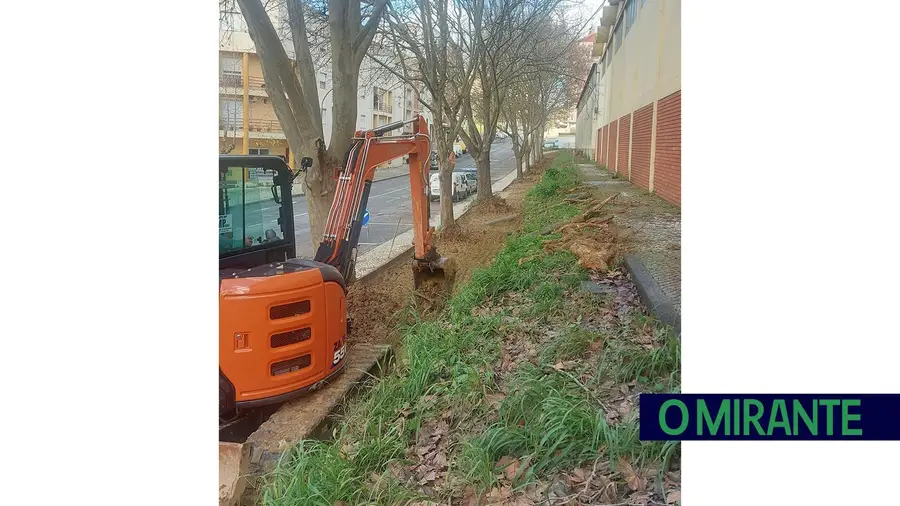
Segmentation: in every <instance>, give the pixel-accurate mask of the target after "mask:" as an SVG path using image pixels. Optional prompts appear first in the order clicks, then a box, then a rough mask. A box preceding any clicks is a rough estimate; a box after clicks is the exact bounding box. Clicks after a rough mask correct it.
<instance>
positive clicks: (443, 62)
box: [372, 0, 484, 232]
mask: <svg viewBox="0 0 900 506" xmlns="http://www.w3.org/2000/svg"><path fill="white" fill-rule="evenodd" d="M483 11H484V0H447V1H442V2H429V1H426V0H415V1H402V0H397V1H394V2H392V3H391V6H390V8H389V9H388V14H387V16H386V19H387V21H388V24H389V26H390V31H389V32H388V33H387V34H386V37H387V40H389V41H390V44H391V45H392V48H393V52H392V53H391V54H389V55H388V54H381V55H373V56H372V58H373V59H374V60H375V61H376V62H377V63H379V64H380V65H381V66H382V67H383V68H385V69H388V70H389V71H390V72H391V73H393V74H394V75H395V76H397V77H398V78H399V79H401V80H403V81H404V82H406V83H409V84H410V85H412V86H413V87H415V88H416V89H422V91H423V92H424V93H422V94H421V95H420V97H419V101H420V102H421V103H422V105H423V106H424V107H425V108H426V109H428V110H429V111H430V112H431V114H432V116H433V118H434V122H433V126H432V129H431V140H432V145H433V146H434V148H435V151H436V153H437V159H438V167H439V174H440V177H439V179H440V194H441V195H442V198H441V227H442V228H443V229H444V231H445V232H447V231H450V230H452V229H454V228H455V227H457V225H456V223H455V221H454V217H453V202H452V200H451V199H450V198H449V196H450V195H451V194H452V191H451V187H452V182H451V181H452V169H451V167H450V152H451V150H452V149H453V141H454V140H455V139H456V137H457V136H458V135H459V132H460V128H461V126H462V122H461V110H462V107H463V103H464V101H465V99H466V97H467V96H468V94H469V91H470V90H471V89H472V83H473V82H474V80H475V76H476V70H477V66H478V62H479V58H480V57H481V55H480V53H479V50H478V46H477V44H476V41H477V33H478V32H479V31H480V30H481V20H482V13H483ZM423 88H424V89H423Z"/></svg>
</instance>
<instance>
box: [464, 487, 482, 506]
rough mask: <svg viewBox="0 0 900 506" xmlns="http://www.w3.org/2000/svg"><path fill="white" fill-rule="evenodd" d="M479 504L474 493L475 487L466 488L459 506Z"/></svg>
mask: <svg viewBox="0 0 900 506" xmlns="http://www.w3.org/2000/svg"><path fill="white" fill-rule="evenodd" d="M480 502H481V501H480V497H479V496H478V494H477V493H476V492H475V487H473V486H472V485H469V486H467V487H466V489H465V490H464V491H463V498H462V503H461V504H464V505H465V506H478V503H480Z"/></svg>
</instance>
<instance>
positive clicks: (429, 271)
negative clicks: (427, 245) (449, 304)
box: [413, 250, 456, 303]
mask: <svg viewBox="0 0 900 506" xmlns="http://www.w3.org/2000/svg"><path fill="white" fill-rule="evenodd" d="M432 251H434V250H432ZM434 256H437V255H434ZM455 279H456V263H455V262H454V261H453V259H451V258H445V257H437V258H426V259H424V260H418V259H417V260H415V261H414V262H413V287H414V288H415V290H416V292H417V293H418V295H419V296H420V297H422V298H424V299H426V300H428V301H430V302H432V303H434V302H435V301H436V299H443V298H445V297H447V296H449V295H450V294H451V293H452V292H453V281H454V280H455Z"/></svg>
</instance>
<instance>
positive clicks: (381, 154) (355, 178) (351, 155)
mask: <svg viewBox="0 0 900 506" xmlns="http://www.w3.org/2000/svg"><path fill="white" fill-rule="evenodd" d="M409 123H412V125H413V133H411V134H403V135H396V136H385V134H387V133H388V132H391V131H393V130H396V129H398V128H402V127H403V126H404V125H406V124H409ZM404 155H409V185H410V195H411V198H412V214H413V246H414V250H415V252H414V257H413V273H414V284H415V286H416V287H417V288H418V286H419V284H420V282H421V281H423V280H424V278H426V277H431V276H433V275H435V274H437V275H438V276H444V275H445V272H444V271H445V264H446V263H447V259H444V258H441V257H440V256H439V255H438V254H437V252H436V251H435V248H434V246H433V244H432V234H433V233H434V227H431V226H430V225H429V200H428V197H427V195H426V187H427V181H428V166H429V164H430V155H431V139H430V137H429V135H428V124H427V123H426V121H425V118H423V117H422V116H421V115H417V116H416V117H415V118H413V119H412V120H410V121H399V122H395V123H390V124H387V125H384V126H381V127H378V128H375V129H373V130H366V131H357V132H356V134H355V136H354V137H353V144H352V146H351V147H350V149H349V150H348V152H347V154H346V155H345V157H344V166H343V167H342V168H341V169H340V172H339V173H338V176H337V181H338V182H337V187H336V189H335V194H334V201H333V202H332V204H331V210H330V211H329V213H328V219H327V220H326V222H325V234H324V236H323V237H322V242H321V243H320V244H319V248H318V250H317V251H316V256H315V260H316V261H318V262H322V263H327V264H329V265H333V266H334V267H336V268H337V269H338V270H339V271H340V273H341V275H342V276H344V279H346V280H348V281H349V280H350V278H351V275H352V274H353V269H354V264H355V262H356V252H357V249H358V245H359V236H360V232H361V230H362V220H363V216H364V214H365V210H366V204H367V202H368V200H369V191H370V190H371V187H372V179H373V177H374V175H375V169H376V167H378V166H379V165H380V164H382V163H385V162H388V161H390V160H393V159H395V158H399V157H401V156H404ZM446 267H449V265H446ZM447 270H450V269H447ZM451 274H452V273H451Z"/></svg>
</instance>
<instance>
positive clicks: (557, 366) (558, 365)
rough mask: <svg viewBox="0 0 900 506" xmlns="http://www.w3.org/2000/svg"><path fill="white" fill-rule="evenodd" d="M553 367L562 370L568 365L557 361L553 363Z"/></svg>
mask: <svg viewBox="0 0 900 506" xmlns="http://www.w3.org/2000/svg"><path fill="white" fill-rule="evenodd" d="M553 368H554V369H556V370H557V371H562V370H565V368H566V366H565V364H563V363H562V362H557V363H555V364H553Z"/></svg>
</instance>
